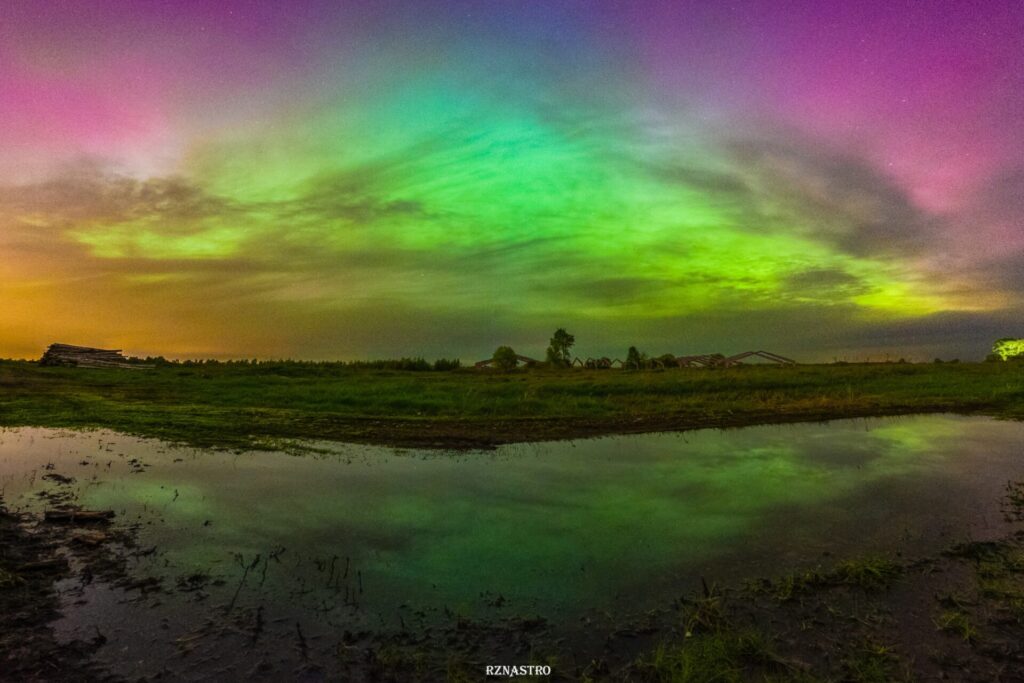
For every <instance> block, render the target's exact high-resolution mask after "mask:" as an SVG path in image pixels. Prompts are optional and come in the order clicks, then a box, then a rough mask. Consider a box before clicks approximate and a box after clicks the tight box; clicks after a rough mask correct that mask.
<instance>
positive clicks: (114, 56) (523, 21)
mask: <svg viewBox="0 0 1024 683" xmlns="http://www.w3.org/2000/svg"><path fill="white" fill-rule="evenodd" d="M1022 35H1024V5H1022V4H1021V3H1020V2H1017V1H1001V0H993V1H991V2H904V1H896V2H857V3H839V2H810V1H808V2H792V3H779V2H721V3H711V2H709V3H696V2H657V1H654V0H652V1H649V2H612V1H602V0H590V1H583V0H580V1H555V0H552V1H551V2H526V1H519V0H508V1H497V0H496V1H491V2H485V1H483V0H478V1H469V0H466V1H455V0H451V1H446V2H439V1H437V2H435V1H427V0H416V1H411V0H410V1H402V2H398V1H382V2H312V1H310V2H299V3H277V2H266V3H263V2H233V1H226V2H218V3H199V2H195V3H188V2H177V3H174V2H133V3H120V2H92V3H74V2H56V1H53V2H47V1H43V0H40V1H38V2H11V3H5V4H4V5H3V6H2V7H0V151H2V154H0V301H2V302H3V311H4V313H3V316H2V317H0V356H15V357H22V356H24V357H31V356H37V355H38V354H39V353H40V352H41V350H42V348H43V347H44V346H45V345H46V344H48V343H50V342H53V341H63V342H69V343H84V344H92V345H97V346H113V347H117V348H124V349H126V350H128V351H129V352H132V353H137V354H140V355H146V354H150V353H153V354H156V353H161V354H165V355H168V356H216V357H226V356H244V357H252V356H263V357H285V356H291V357H302V358H354V357H367V356H376V357H379V356H391V355H417V354H423V355H427V356H430V357H434V356H438V355H447V356H461V357H463V358H467V359H472V358H476V357H484V356H486V355H489V353H490V352H491V351H492V350H493V348H494V347H495V346H497V345H498V344H506V343H507V344H511V345H512V346H514V347H515V348H516V349H517V350H520V351H521V352H524V353H528V354H533V355H541V354H542V352H543V347H544V345H545V344H546V340H547V337H548V336H550V332H551V330H553V329H554V328H555V327H557V326H565V327H568V328H570V329H571V331H572V332H574V333H575V334H576V336H577V339H578V340H579V343H578V346H579V350H580V351H581V353H582V354H583V355H598V354H605V353H607V354H610V355H612V354H617V355H621V354H622V353H624V349H625V347H626V346H627V345H629V344H637V345H640V346H642V347H643V348H644V349H645V350H650V351H652V352H658V353H660V352H665V351H671V352H675V353H701V352H708V351H715V350H721V351H725V352H736V351H741V350H745V349H747V348H769V349H772V350H775V351H778V352H780V353H786V354H787V355H794V356H799V357H800V358H801V359H807V360H830V359H831V358H833V357H847V356H848V357H851V358H862V357H865V356H868V355H871V354H876V357H877V355H878V354H885V353H891V354H894V355H897V356H906V357H908V358H912V357H917V358H931V357H932V356H935V355H947V356H951V355H960V356H963V357H965V358H971V357H973V358H980V357H982V356H983V355H984V354H985V353H987V352H988V350H989V348H990V346H991V343H992V341H993V340H994V339H996V338H999V337H1006V336H1019V335H1020V334H1022V333H1024V329H1022V327H1024V320H1022V317H1021V313H1022V312H1024V306H1022V305H1021V303H1020V299H1021V297H1020V294H1021V291H1022V289H1024V40H1022V39H1021V36H1022Z"/></svg>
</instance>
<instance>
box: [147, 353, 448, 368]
mask: <svg viewBox="0 0 1024 683" xmlns="http://www.w3.org/2000/svg"><path fill="white" fill-rule="evenodd" d="M128 362H129V363H144V364H147V365H155V366H180V367H186V368H187V367H251V368H254V369H257V370H261V371H266V372H278V371H281V370H288V369H301V370H315V369H323V370H333V369H345V370H347V369H352V370H405V371H412V372H449V371H451V370H458V369H459V368H461V367H462V361H460V360H459V359H458V358H438V359H437V360H435V361H434V362H433V363H431V362H430V361H428V360H426V359H424V358H419V357H415V358H385V359H380V360H354V361H309V360H290V359H283V360H264V359H259V358H252V359H247V358H242V359H232V360H217V359H215V358H206V359H196V360H168V359H167V358H164V357H163V356H146V357H145V358H138V357H132V358H129V359H128Z"/></svg>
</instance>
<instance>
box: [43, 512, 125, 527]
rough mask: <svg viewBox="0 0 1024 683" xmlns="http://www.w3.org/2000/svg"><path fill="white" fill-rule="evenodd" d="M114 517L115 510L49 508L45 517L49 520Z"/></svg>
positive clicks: (87, 519)
mask: <svg viewBox="0 0 1024 683" xmlns="http://www.w3.org/2000/svg"><path fill="white" fill-rule="evenodd" d="M113 517H114V511H113V510H47V511H46V512H44V513H43V519H45V520H46V521H47V522H67V523H69V524H75V523H77V522H106V521H107V520H109V519H112V518H113Z"/></svg>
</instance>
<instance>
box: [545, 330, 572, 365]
mask: <svg viewBox="0 0 1024 683" xmlns="http://www.w3.org/2000/svg"><path fill="white" fill-rule="evenodd" d="M575 343H576V337H575V336H573V335H571V334H569V333H568V332H566V331H565V328H564V327H559V328H558V329H557V330H555V334H554V336H552V337H551V341H550V342H549V344H548V352H547V360H548V362H549V363H551V364H552V365H565V366H568V365H570V364H571V363H572V356H571V355H569V352H570V350H571V349H572V346H573V344H575Z"/></svg>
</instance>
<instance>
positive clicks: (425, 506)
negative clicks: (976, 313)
mask: <svg viewBox="0 0 1024 683" xmlns="http://www.w3.org/2000/svg"><path fill="white" fill-rule="evenodd" d="M317 446H318V447H320V449H321V451H320V452H318V453H316V454H314V455H304V456H293V455H287V454H284V453H271V452H253V453H243V454H231V453H224V452H210V451H201V450H195V449H189V448H175V447H171V446H168V445H166V444H162V443H160V442H156V441H149V440H140V439H136V438H131V437H126V436H121V435H117V434H113V433H110V432H91V433H81V432H65V431H54V430H46V429H13V430H4V431H2V432H0V492H2V495H3V497H4V499H5V500H6V502H7V505H8V507H10V508H12V509H22V510H28V511H38V510H40V509H41V508H42V507H43V506H44V502H43V501H42V500H40V499H39V498H38V496H37V495H36V494H37V493H38V492H40V491H42V490H51V489H54V488H57V487H59V486H61V485H59V484H56V483H54V482H52V481H49V480H45V479H43V478H42V475H43V474H46V473H48V472H55V473H59V474H61V475H65V476H70V477H74V478H75V481H74V483H73V484H71V485H69V486H70V488H71V489H73V490H74V491H75V492H76V493H77V495H78V498H79V502H80V503H81V504H82V505H83V506H84V507H87V508H109V509H113V510H115V511H117V513H118V520H119V523H122V524H123V523H136V524H137V525H138V544H139V546H140V547H142V548H149V547H155V551H154V552H153V553H152V554H149V555H145V556H142V557H135V558H132V559H131V561H130V565H129V566H130V571H131V573H132V575H133V576H137V577H149V576H152V577H157V578H159V579H161V581H162V582H163V585H164V587H165V588H166V589H167V590H166V591H165V592H162V593H155V594H141V593H140V592H139V591H137V590H136V591H125V590H122V589H118V588H113V587H111V586H109V585H105V584H103V582H96V583H93V584H90V585H87V586H83V585H81V582H79V581H77V580H71V581H68V582H66V583H65V585H63V589H64V591H65V594H66V596H65V602H66V609H65V617H64V618H63V619H62V620H61V621H60V622H58V624H57V628H58V631H59V632H60V633H61V635H62V637H66V638H72V637H79V638H86V639H88V638H91V637H92V636H93V635H95V629H97V628H98V629H99V630H100V631H101V632H102V633H103V634H104V635H105V636H106V637H107V638H108V644H107V645H106V646H104V648H103V649H102V650H101V653H100V657H101V659H102V660H104V661H106V662H107V663H108V664H110V665H111V666H112V667H113V668H115V669H116V670H118V671H121V672H123V673H126V674H129V675H144V674H153V673H156V672H159V671H160V670H162V669H164V668H165V667H170V670H172V671H174V672H175V674H176V675H179V676H183V677H188V676H194V677H197V678H202V677H204V676H207V675H208V676H211V677H216V678H221V679H223V678H229V679H230V678H232V677H242V675H243V673H244V667H248V666H251V665H252V663H253V657H254V655H253V650H252V647H251V643H250V647H249V649H246V647H245V646H244V643H245V642H246V637H245V635H246V634H247V633H249V632H250V631H254V630H256V626H254V624H255V623H256V621H259V622H260V623H261V624H262V626H260V627H259V628H260V635H259V637H260V638H262V639H263V640H262V641H261V643H262V644H261V645H260V646H259V647H257V648H256V651H258V652H260V653H261V654H260V657H263V658H265V659H266V660H267V661H269V662H271V663H274V664H275V665H280V666H282V667H287V666H289V665H290V664H291V663H292V661H293V660H294V659H295V658H296V656H297V655H296V654H295V651H296V648H295V646H294V642H293V641H296V640H297V639H298V638H299V636H298V635H297V634H296V626H295V624H296V622H297V623H299V624H300V626H299V629H300V630H301V631H302V636H301V638H302V639H303V640H306V641H308V648H309V649H310V651H312V652H313V653H314V655H313V656H316V657H319V658H320V663H321V665H322V666H324V667H325V668H326V670H328V671H330V670H331V667H332V666H333V665H334V663H335V659H336V656H337V655H336V653H337V649H338V643H339V640H340V639H341V638H342V634H343V633H344V632H345V631H350V632H351V633H359V632H368V633H369V632H384V631H389V630H394V629H399V628H403V629H404V628H412V629H413V630H415V628H422V629H426V628H427V627H430V626H432V625H437V624H442V623H444V622H445V621H446V620H448V621H449V622H450V620H451V619H452V618H455V617H456V616H458V615H461V616H463V617H468V618H471V619H474V620H479V621H481V622H487V621H498V620H501V619H503V618H506V617H509V616H524V615H541V616H544V617H546V618H547V619H548V621H549V623H550V625H551V628H552V630H553V632H554V633H555V634H556V635H557V634H561V635H565V636H566V637H567V638H569V642H570V643H580V646H581V647H582V646H583V641H584V640H585V639H586V637H587V633H586V632H587V629H585V628H582V627H581V626H580V623H581V621H580V620H581V618H584V617H587V616H588V615H591V616H592V615H595V614H601V615H604V618H606V619H608V618H611V620H612V621H614V620H615V619H616V618H618V617H619V616H620V615H621V616H623V617H624V616H625V615H627V614H632V613H636V612H638V611H642V610H645V609H649V608H656V607H660V606H664V605H666V604H667V603H669V602H671V600H672V599H673V598H675V597H677V596H679V595H682V594H685V593H688V592H689V591H692V590H694V589H695V588H696V587H697V586H699V585H700V579H701V577H704V578H706V579H707V580H709V581H717V582H719V583H729V582H734V581H739V580H742V579H745V578H755V577H762V576H771V575H773V574H778V573H782V572H786V571H790V570H793V569H796V568H800V567H807V566H814V565H817V564H819V563H824V564H828V562H829V561H830V558H834V557H847V556H855V555H858V554H863V553H865V552H872V553H874V552H884V553H902V554H904V555H905V556H913V555H915V554H921V553H927V552H932V551H935V550H936V549H939V548H941V547H945V546H947V545H949V544H950V543H951V542H952V541H954V540H960V539H965V538H984V537H986V536H992V535H996V534H998V533H1000V532H1001V531H1002V530H1003V526H1002V525H1003V520H1002V516H1001V514H1000V513H999V499H1000V496H1001V494H1002V491H1003V488H1004V486H1005V484H1006V482H1007V481H1008V480H1011V479H1021V478H1024V458H1022V457H1021V454H1022V446H1024V425H1022V424H1020V423H1014V422H999V421H994V420H991V419H988V418H977V417H958V416H948V415H940V416H921V417H908V418H897V419H878V420H844V421H836V422H831V423H827V424H801V425H787V426H770V427H751V428H745V429H735V430H727V431H700V432H691V433H688V434H682V435H678V434H652V435H639V436H636V435H631V436H622V437H610V438H601V439H589V440H581V441H575V442H553V443H542V444H533V445H519V446H508V447H502V448H499V449H498V450H497V451H494V452H479V453H461V454H453V453H438V452H426V451H414V450H401V451H396V450H394V449H389V448H380V447H369V446H354V445H337V444H334V445H331V444H317ZM48 465H52V470H48V469H44V468H45V467H47V466H48ZM65 486H67V485H65ZM257 558H258V559H257ZM247 566H248V567H251V568H250V570H249V572H248V574H246V571H245V567H247ZM196 576H198V577H199V579H195V580H196V581H199V586H200V590H196V591H189V592H183V591H180V590H178V587H179V586H183V587H189V584H188V581H189V577H196ZM243 576H244V577H245V578H244V580H243ZM215 582H219V583H220V584H221V585H215ZM229 606H230V609H228V607H229ZM257 610H259V615H258V616H257V615H256V611H257ZM591 635H592V636H593V637H594V638H596V637H597V635H594V634H591ZM232 639H234V640H232ZM235 641H237V642H235ZM285 643H287V646H285ZM227 644H230V645H231V647H230V651H231V652H232V653H233V654H231V655H227V654H225V652H227V651H228V650H227V649H226V648H227ZM304 647H305V646H304ZM213 661H217V662H218V665H220V664H224V665H226V666H228V667H229V668H228V669H226V670H221V671H219V672H218V673H217V674H216V675H214V674H213V673H211V668H210V667H211V666H212V662H213ZM232 667H233V668H232Z"/></svg>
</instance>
